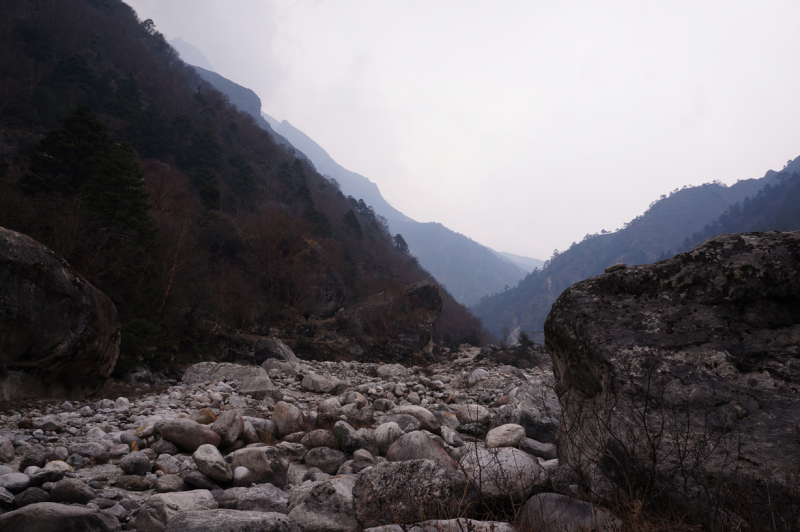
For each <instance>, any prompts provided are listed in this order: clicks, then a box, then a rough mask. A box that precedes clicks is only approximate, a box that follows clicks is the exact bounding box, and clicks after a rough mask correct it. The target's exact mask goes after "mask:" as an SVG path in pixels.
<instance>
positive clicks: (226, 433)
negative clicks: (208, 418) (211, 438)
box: [211, 410, 244, 447]
mask: <svg viewBox="0 0 800 532" xmlns="http://www.w3.org/2000/svg"><path fill="white" fill-rule="evenodd" d="M211 430H213V431H214V432H216V433H217V434H219V437H220V438H221V441H220V445H222V446H223V447H229V446H231V445H233V442H235V441H236V440H237V439H238V438H239V436H240V435H241V434H242V431H243V430H244V419H242V414H241V413H240V412H238V411H236V410H226V411H225V412H222V413H220V415H219V416H218V417H217V420H216V421H214V424H213V425H211Z"/></svg>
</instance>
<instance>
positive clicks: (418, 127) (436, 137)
mask: <svg viewBox="0 0 800 532" xmlns="http://www.w3.org/2000/svg"><path fill="white" fill-rule="evenodd" d="M129 3H130V4H131V5H132V6H133V7H134V9H136V11H137V13H138V14H139V16H140V18H142V19H146V18H152V19H153V20H154V21H155V23H156V28H157V29H158V30H159V31H161V32H162V33H164V34H165V35H166V37H167V38H168V39H173V38H175V37H181V38H182V39H183V40H184V41H186V42H188V43H191V44H193V45H195V46H197V47H198V48H199V49H200V50H201V51H202V52H203V53H204V54H205V56H206V57H207V58H208V59H209V60H210V62H211V64H212V65H213V66H214V69H215V70H216V71H217V72H218V73H220V74H221V75H223V76H225V77H227V78H229V79H231V80H233V81H235V82H237V83H239V84H241V85H244V86H246V87H249V88H251V89H253V90H254V91H255V92H256V93H257V94H258V95H259V96H260V97H261V100H262V103H263V106H264V111H265V112H266V113H268V114H270V115H272V116H273V117H275V118H276V119H278V120H284V119H285V120H288V121H289V122H291V123H292V124H293V125H294V126H295V127H297V128H299V129H300V130H302V131H303V132H305V133H306V134H308V135H309V136H310V137H311V138H313V139H314V140H315V141H317V142H318V143H319V144H320V145H321V146H322V147H323V148H324V149H325V150H326V151H327V152H328V153H329V154H330V155H331V156H332V157H333V158H334V159H335V160H336V161H337V162H339V163H340V164H341V165H342V166H344V167H345V168H347V169H349V170H352V171H355V172H358V173H360V174H362V175H364V176H366V177H368V178H370V179H371V180H372V181H374V182H376V183H377V184H378V186H379V187H380V189H381V192H382V193H383V195H384V197H385V198H386V199H387V200H388V201H389V203H391V204H392V205H393V206H395V207H396V208H398V209H400V210H401V211H403V212H404V213H405V214H407V215H409V216H411V217H412V218H414V219H416V220H418V221H437V222H441V223H443V224H445V225H446V226H448V227H449V228H451V229H453V230H455V231H458V232H460V233H463V234H465V235H467V236H469V237H471V238H473V239H474V240H476V241H478V242H481V243H483V244H486V245H488V246H490V247H493V248H494V249H497V250H499V251H510V252H512V253H517V254H521V255H527V256H533V257H537V258H541V259H547V258H548V257H549V256H550V254H551V253H552V251H553V249H554V248H558V249H559V250H562V251H563V250H564V249H566V248H567V247H569V245H570V244H571V243H572V242H573V241H580V240H581V238H583V236H584V235H585V234H586V233H594V232H599V231H600V230H601V229H606V230H613V229H615V228H618V227H620V226H621V225H622V224H623V223H625V222H626V221H628V220H630V219H631V218H633V217H635V216H637V215H638V214H641V213H642V212H644V211H645V210H646V209H647V207H648V205H649V203H650V202H651V201H653V200H654V199H657V198H658V197H659V196H660V195H661V194H665V193H669V192H670V191H671V190H673V189H675V188H678V187H682V186H683V185H687V184H693V185H699V184H702V183H704V182H708V181H713V180H715V179H719V180H720V181H723V182H724V183H728V184H732V183H734V182H736V181H737V180H739V179H747V178H752V177H761V176H762V175H763V174H764V173H765V171H766V170H768V169H776V170H779V169H780V168H781V167H782V166H783V165H784V164H785V163H786V161H787V160H788V159H790V158H794V157H797V156H798V155H800V67H799V65H800V61H798V60H800V31H798V28H800V2H798V1H797V0H786V1H770V0H760V1H758V2H756V1H752V0H747V1H736V0H725V1H698V0H692V1H682V0H670V1H669V2H663V1H646V0H635V1H629V2H628V1H604V2H597V1H586V2H572V1H563V0H562V1H534V0H523V1H511V0H503V1H480V2H479V1H469V0H453V1H445V0H423V1H416V0H305V1H296V2H292V1H272V0H249V1H247V0H226V1H225V2H221V1H213V0H133V1H130V2H129Z"/></svg>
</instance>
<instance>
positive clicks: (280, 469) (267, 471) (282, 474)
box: [230, 447, 289, 488]
mask: <svg viewBox="0 0 800 532" xmlns="http://www.w3.org/2000/svg"><path fill="white" fill-rule="evenodd" d="M230 457H231V467H232V468H233V469H234V477H235V473H236V471H235V470H236V468H238V467H244V468H247V469H248V470H249V471H250V473H251V474H252V475H253V482H256V483H264V482H269V483H270V484H274V485H276V486H278V487H279V488H282V487H283V486H285V485H286V474H287V471H288V470H289V458H288V457H287V456H286V454H285V453H284V452H282V451H281V450H279V449H276V448H275V447H246V448H244V449H239V450H238V451H235V452H233V453H231V455H230Z"/></svg>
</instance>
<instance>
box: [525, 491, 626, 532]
mask: <svg viewBox="0 0 800 532" xmlns="http://www.w3.org/2000/svg"><path fill="white" fill-rule="evenodd" d="M519 520H520V525H521V527H520V528H521V530H541V531H542V532H551V531H552V532H583V531H585V530H592V531H595V532H617V531H618V530H621V529H622V522H621V521H620V520H619V519H617V518H616V517H614V515H613V514H612V513H611V512H609V511H608V510H604V509H603V508H600V507H597V506H594V505H593V504H592V503H589V502H586V501H581V500H578V499H573V498H572V497H567V496H566V495H561V494H558V493H539V494H538V495H534V496H533V497H531V498H530V499H529V500H528V502H526V503H525V505H524V506H523V507H522V510H521V511H520V517H519Z"/></svg>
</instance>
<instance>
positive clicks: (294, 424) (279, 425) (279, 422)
mask: <svg viewBox="0 0 800 532" xmlns="http://www.w3.org/2000/svg"><path fill="white" fill-rule="evenodd" d="M272 421H273V422H274V423H275V428H276V429H277V433H278V437H279V438H282V437H284V436H286V435H288V434H293V433H295V432H300V431H302V430H303V429H305V419H304V417H303V412H302V411H301V410H300V409H299V408H297V407H296V406H294V405H293V404H290V403H286V402H284V401H281V402H279V403H278V404H277V405H275V410H273V411H272Z"/></svg>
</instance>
